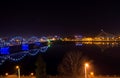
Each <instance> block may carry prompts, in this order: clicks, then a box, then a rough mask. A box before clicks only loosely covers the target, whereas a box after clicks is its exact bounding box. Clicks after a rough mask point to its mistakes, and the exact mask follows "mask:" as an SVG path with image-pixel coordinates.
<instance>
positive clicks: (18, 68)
mask: <svg viewBox="0 0 120 78" xmlns="http://www.w3.org/2000/svg"><path fill="white" fill-rule="evenodd" d="M16 69H17V70H18V78H20V67H19V66H16Z"/></svg>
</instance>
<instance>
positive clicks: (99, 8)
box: [0, 0, 120, 36]
mask: <svg viewBox="0 0 120 78" xmlns="http://www.w3.org/2000/svg"><path fill="white" fill-rule="evenodd" d="M119 8H120V5H119V3H118V2H111V1H87V0H86V1H81V2H80V1H79V2H47V1H46V2H35V1H34V2H32V1H31V2H30V1H27V2H25V1H24V2H21V1H15V2H11V1H10V2H7V1H5V2H0V36H14V35H21V36H32V35H36V36H41V35H56V34H58V35H70V34H71V35H73V34H89V33H91V34H95V33H99V32H100V30H101V29H103V30H104V31H106V32H109V33H120V31H119V28H120V26H119V25H120V22H119V21H120V9H119Z"/></svg>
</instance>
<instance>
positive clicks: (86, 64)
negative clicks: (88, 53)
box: [85, 63, 89, 78]
mask: <svg viewBox="0 0 120 78" xmlns="http://www.w3.org/2000/svg"><path fill="white" fill-rule="evenodd" d="M87 67H89V64H88V63H85V78H87Z"/></svg>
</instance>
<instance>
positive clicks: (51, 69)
mask: <svg viewBox="0 0 120 78" xmlns="http://www.w3.org/2000/svg"><path fill="white" fill-rule="evenodd" d="M75 43H76V42H55V43H53V44H52V45H51V47H49V48H48V50H47V51H46V53H43V54H42V56H43V58H44V60H45V62H46V65H47V73H48V74H52V75H54V74H57V73H58V72H57V66H58V65H59V63H60V62H61V60H62V58H63V56H64V54H65V53H66V52H70V51H80V52H82V54H83V56H87V57H88V58H89V59H90V60H93V62H92V64H91V68H92V71H94V72H95V74H101V75H119V74H120V45H119V43H113V42H110V43H97V42H96V43H77V44H75ZM38 55H39V54H38ZM38 55H36V56H33V57H32V56H26V57H25V58H24V59H22V60H21V61H19V62H11V61H6V62H4V63H3V65H1V66H0V74H4V73H6V72H8V73H10V74H13V73H16V72H17V71H16V69H15V66H16V65H20V68H21V74H30V73H31V72H35V68H36V66H35V61H36V58H37V56H38Z"/></svg>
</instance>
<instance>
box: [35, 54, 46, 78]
mask: <svg viewBox="0 0 120 78" xmlns="http://www.w3.org/2000/svg"><path fill="white" fill-rule="evenodd" d="M36 67H37V68H36V78H45V77H46V63H45V62H44V60H43V58H42V56H41V55H38V58H37V61H36Z"/></svg>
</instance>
